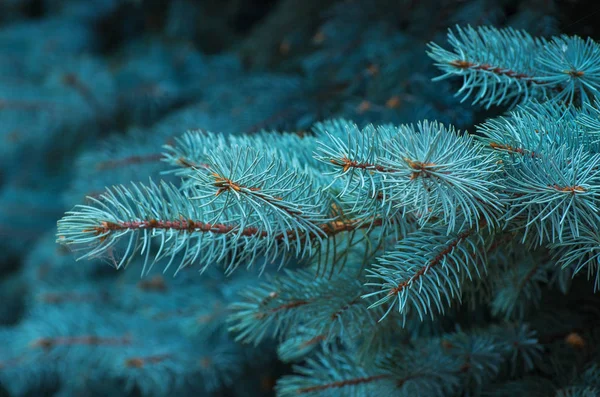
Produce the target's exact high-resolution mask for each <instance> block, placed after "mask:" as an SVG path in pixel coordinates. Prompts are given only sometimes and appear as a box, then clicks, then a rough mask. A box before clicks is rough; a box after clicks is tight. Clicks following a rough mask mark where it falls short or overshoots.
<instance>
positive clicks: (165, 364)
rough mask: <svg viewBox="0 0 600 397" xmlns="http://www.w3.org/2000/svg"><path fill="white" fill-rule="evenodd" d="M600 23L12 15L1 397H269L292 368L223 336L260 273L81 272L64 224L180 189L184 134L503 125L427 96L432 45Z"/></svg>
mask: <svg viewBox="0 0 600 397" xmlns="http://www.w3.org/2000/svg"><path fill="white" fill-rule="evenodd" d="M599 20H600V4H598V2H597V1H576V0H563V1H558V0H556V1H553V0H528V1H524V0H479V1H467V0H420V1H416V0H394V1H393V0H344V1H341V0H302V1H298V0H262V1H244V0H205V1H201V0H198V1H192V0H171V1H168V0H79V1H78V0H0V302H1V304H0V396H11V397H12V396H96V395H97V396H106V395H114V396H166V395H177V396H185V395H193V396H203V395H218V396H260V395H271V394H272V390H273V385H274V383H275V381H276V379H277V378H278V377H279V376H281V375H282V374H284V373H287V372H289V370H290V369H289V367H288V366H287V365H283V364H282V363H281V362H280V361H279V360H278V358H277V352H276V351H275V349H274V348H273V347H271V346H268V345H262V346H258V347H253V346H241V345H239V344H237V343H235V341H234V340H233V337H231V336H230V335H228V333H227V332H226V324H225V314H226V310H225V307H226V306H227V305H228V304H229V303H231V302H232V301H235V297H236V291H237V290H239V289H240V288H243V287H244V285H248V283H253V282H254V281H255V280H256V275H255V274H252V273H249V272H239V273H242V274H236V275H235V276H234V277H229V278H228V279H227V280H225V277H224V276H223V275H222V274H220V273H219V272H218V271H213V270H208V271H207V272H206V273H205V274H203V275H200V274H199V273H198V272H197V271H195V270H193V271H189V272H184V273H183V274H179V275H178V276H177V277H175V278H173V277H171V275H163V274H162V273H161V272H160V271H159V270H158V269H157V271H156V272H154V273H153V274H151V275H149V276H147V277H145V278H143V279H140V268H137V269H136V268H135V267H136V266H135V264H133V265H132V266H131V267H134V269H128V270H127V271H119V272H117V271H116V270H115V269H114V268H113V267H111V266H110V260H106V261H80V262H76V261H75V260H74V256H73V255H72V254H71V253H69V252H66V251H65V250H64V249H62V248H61V247H59V246H58V245H56V244H55V239H56V237H55V234H54V233H55V226H56V221H57V219H59V218H60V217H61V216H62V214H63V213H64V212H65V211H67V210H69V209H70V208H72V207H73V206H74V205H75V204H82V203H85V202H86V200H89V198H86V197H95V196H97V195H98V194H100V193H101V192H102V191H103V190H104V188H105V187H106V186H110V185H115V184H126V183H129V182H130V181H148V178H152V179H153V180H158V179H168V178H170V176H169V175H167V174H162V171H165V167H164V165H163V163H162V162H161V161H160V160H161V150H162V149H161V147H162V145H164V144H167V143H172V142H173V140H174V139H175V138H176V137H178V136H180V135H182V134H183V133H184V132H185V131H187V130H189V129H203V130H208V131H213V132H221V133H224V134H232V133H250V134H251V133H254V132H257V131H261V130H278V131H295V132H298V133H309V131H310V128H311V125H312V124H313V123H314V122H316V121H320V120H324V119H328V118H335V117H344V118H348V119H351V120H354V121H355V122H357V123H358V124H366V123H395V124H399V123H409V122H415V121H417V120H421V119H430V120H439V121H442V122H444V123H452V124H454V125H456V126H457V127H459V128H460V129H462V130H464V129H471V128H472V126H473V125H474V124H476V123H477V122H480V121H482V120H484V119H485V118H486V117H490V116H493V115H497V114H500V113H501V112H502V111H503V110H504V109H498V108H494V109H490V110H485V109H482V108H479V107H474V106H471V105H470V104H469V103H461V101H460V98H457V97H455V96H454V92H455V91H456V88H457V85H455V83H456V84H458V83H459V82H454V81H449V80H444V81H441V82H437V83H435V84H433V83H432V82H431V79H432V78H433V77H435V76H437V75H439V71H437V70H436V68H435V67H434V66H433V65H432V61H431V59H430V58H429V57H428V56H427V54H426V51H427V44H428V43H429V42H432V41H434V42H437V43H440V44H442V45H444V43H445V36H446V32H447V29H448V28H449V27H453V26H455V25H457V24H458V25H467V24H468V25H471V26H479V25H493V26H497V27H507V26H512V27H515V28H519V29H526V30H527V31H529V32H530V33H531V34H532V35H536V36H546V37H548V36H552V35H556V34H561V33H566V34H577V35H580V36H582V37H588V36H590V37H592V38H594V39H596V40H597V39H599V38H600V24H599V23H598V21H599ZM107 262H108V263H107Z"/></svg>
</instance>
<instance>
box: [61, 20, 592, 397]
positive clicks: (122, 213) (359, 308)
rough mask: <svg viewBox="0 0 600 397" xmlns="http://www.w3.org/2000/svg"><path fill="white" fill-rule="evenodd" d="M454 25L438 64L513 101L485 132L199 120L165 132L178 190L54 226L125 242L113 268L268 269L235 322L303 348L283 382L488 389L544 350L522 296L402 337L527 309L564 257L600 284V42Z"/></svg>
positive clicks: (466, 89)
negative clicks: (234, 126) (252, 126)
mask: <svg viewBox="0 0 600 397" xmlns="http://www.w3.org/2000/svg"><path fill="white" fill-rule="evenodd" d="M448 41H449V44H450V46H451V47H452V50H451V51H449V50H445V49H443V47H442V46H441V45H438V44H431V45H430V56H431V57H432V58H433V59H434V61H435V62H436V64H437V66H438V67H439V68H440V69H441V70H442V71H443V72H444V74H443V75H442V76H441V78H449V77H453V76H457V77H462V78H463V85H462V87H461V88H460V89H459V90H458V94H459V95H463V94H464V95H465V97H469V96H473V97H474V102H481V103H482V104H484V105H485V106H492V105H499V104H503V103H505V102H507V101H510V102H511V104H512V105H513V106H514V108H513V110H512V111H510V112H509V113H507V114H506V115H505V116H503V117H502V118H499V119H491V120H489V121H487V122H485V123H483V125H481V126H480V127H479V130H478V131H479V132H480V135H472V134H469V133H465V132H462V131H458V130H456V129H455V128H454V127H453V126H451V125H445V124H442V123H438V122H435V121H433V122H432V121H422V122H419V123H417V124H403V125H397V126H396V125H379V126H374V125H371V124H370V125H366V126H364V127H360V126H358V125H356V124H354V123H353V122H352V121H349V120H344V119H337V120H332V121H327V122H325V123H321V124H318V125H317V126H316V127H315V128H313V130H312V133H311V134H308V135H304V136H302V137H298V136H297V135H294V134H289V133H284V134H282V135H275V133H271V135H268V136H267V134H265V133H262V134H258V135H252V136H244V135H232V136H230V137H228V138H222V137H220V136H219V135H216V134H213V133H207V132H203V131H190V132H188V133H187V135H185V138H184V139H180V140H178V141H177V143H175V144H174V145H168V146H166V147H165V150H166V154H165V157H164V158H165V161H166V162H167V165H168V167H170V168H171V169H173V171H174V172H175V173H177V174H179V175H181V177H182V178H183V181H182V183H181V184H180V187H176V186H174V185H167V184H165V183H161V184H160V185H157V184H156V183H155V182H153V181H150V182H148V183H144V184H134V185H122V186H117V187H113V188H110V189H109V190H107V191H106V192H105V193H103V194H101V195H100V196H99V197H98V198H95V199H94V200H93V201H92V202H91V203H90V204H87V205H78V206H75V207H74V208H73V209H72V210H71V211H69V212H67V213H66V215H65V217H64V218H63V219H61V220H60V221H59V223H58V242H60V243H61V244H65V245H67V246H74V247H76V248H77V249H83V250H84V252H85V253H84V254H83V257H97V256H106V255H108V254H109V253H110V255H113V256H115V257H116V261H117V262H116V263H117V267H122V266H125V265H127V264H128V263H129V262H130V261H131V260H132V259H133V258H135V257H136V256H137V255H141V256H142V257H143V260H142V262H143V269H144V270H143V271H144V272H146V271H147V269H149V268H151V267H152V266H154V265H156V264H157V263H159V262H161V260H162V259H166V262H167V263H166V265H164V266H165V268H168V267H169V266H171V265H172V264H175V266H177V268H178V271H179V270H182V269H184V268H187V267H194V266H196V267H198V268H199V269H200V270H202V271H206V270H207V269H208V268H209V267H218V268H223V269H224V271H225V272H227V273H231V272H233V271H234V270H235V269H236V268H237V267H239V266H246V267H249V268H250V267H253V266H259V268H260V270H261V271H269V272H270V273H272V274H273V275H272V276H271V277H269V278H268V279H267V280H266V281H263V282H262V283H261V286H260V287H254V286H253V287H249V288H248V289H247V290H246V291H244V292H243V294H242V296H241V297H240V301H239V302H237V303H235V304H233V305H232V306H231V308H230V309H231V314H230V315H229V327H230V330H231V331H233V332H234V334H236V335H237V338H238V340H240V341H244V342H254V343H258V342H261V341H264V340H266V339H268V338H273V337H275V338H279V340H280V343H281V345H280V347H279V354H280V357H281V358H282V359H284V360H292V361H298V360H301V359H302V360H303V364H299V365H298V366H297V367H295V368H296V369H295V372H296V373H295V374H294V375H287V376H284V377H283V378H282V379H281V380H280V381H278V384H277V387H276V390H277V392H278V394H279V395H281V396H287V395H290V396H291V395H315V396H316V395H332V396H338V395H341V394H344V395H346V394H347V395H357V396H358V395H415V394H419V395H431V396H434V395H454V394H456V395H459V394H465V393H467V394H479V393H481V392H482V390H484V389H488V388H489V387H490V384H492V383H493V382H497V381H507V380H510V379H516V381H518V379H524V378H522V377H523V376H524V375H526V374H529V373H531V374H536V373H537V374H538V375H539V372H540V371H541V369H540V367H541V366H542V365H543V360H544V359H543V358H542V355H543V354H548V352H547V351H545V350H546V348H545V346H544V345H543V342H542V340H541V337H540V335H539V334H538V333H537V332H536V331H534V330H532V329H531V327H530V325H528V324H529V323H528V322H523V319H522V318H521V316H514V312H511V313H507V315H508V317H509V318H514V319H515V320H517V322H516V323H499V324H497V325H496V324H495V325H490V324H488V325H486V326H485V327H484V328H482V329H469V330H468V331H458V332H456V333H451V334H444V335H443V336H441V337H439V340H436V339H428V338H423V336H422V333H421V334H420V335H419V333H417V335H419V336H421V338H419V339H416V340H414V341H413V340H412V339H408V341H409V342H407V343H408V345H407V346H405V345H403V344H402V343H400V342H399V341H400V340H401V339H397V337H398V335H400V336H402V335H404V337H408V336H407V335H410V334H411V333H414V332H415V331H414V329H415V328H416V329H419V327H420V326H419V323H420V322H425V321H428V322H431V323H433V324H435V323H437V322H439V321H440V318H443V317H444V316H447V315H448V314H449V313H452V312H453V311H456V310H459V311H460V310H464V307H477V306H482V305H485V304H486V302H490V300H491V299H492V298H494V297H495V296H498V294H501V295H500V296H501V298H498V299H502V300H512V301H504V302H497V303H496V301H494V302H495V303H496V305H500V306H501V307H502V308H499V309H498V310H499V311H500V312H502V311H503V310H508V308H509V307H510V308H514V307H515V306H517V307H519V310H518V312H523V311H524V310H525V309H524V308H523V306H528V305H531V304H532V303H533V302H528V301H527V300H526V299H525V298H526V297H529V296H531V295H534V296H533V300H536V299H537V300H539V297H537V296H535V295H537V293H536V292H535V290H536V289H538V288H540V284H551V281H550V280H555V279H564V278H565V277H564V275H563V274H562V273H567V274H568V276H567V277H566V279H567V281H566V283H567V284H568V283H569V279H570V278H571V276H576V275H578V274H580V273H581V274H583V277H584V278H585V279H587V280H591V282H592V284H594V285H595V287H593V286H590V287H589V288H597V286H598V283H599V281H598V280H599V279H600V268H599V267H598V261H597V258H598V256H597V254H595V253H594V251H595V248H594V247H595V246H596V245H597V244H598V242H597V235H598V233H599V230H598V225H599V224H600V222H599V220H600V219H599V217H600V213H599V211H600V209H599V207H598V205H599V204H600V197H599V194H600V191H599V189H600V168H599V166H598V164H599V162H600V157H599V156H600V154H598V152H597V151H596V145H595V142H596V141H595V139H594V131H591V130H590V128H589V127H588V126H589V122H588V120H595V117H596V113H595V112H596V109H597V108H598V105H599V104H598V102H597V94H598V92H599V89H600V68H599V66H598V65H600V45H599V44H597V43H595V42H594V41H592V40H583V39H581V38H578V37H567V36H561V37H556V38H552V39H549V40H545V39H534V38H532V37H531V36H529V35H528V34H527V33H525V32H523V31H516V30H513V29H510V28H509V29H504V30H499V29H495V28H488V27H480V28H472V27H467V28H460V27H458V28H456V29H453V30H451V31H450V33H449V34H448ZM548 114H550V115H551V116H553V118H552V119H551V122H552V124H553V125H552V126H549V125H548ZM582 120H584V122H582ZM290 142H294V144H293V145H291V144H290ZM507 237H508V239H509V240H513V239H514V240H516V241H515V242H514V244H510V243H508V242H506V239H507ZM523 245H524V246H525V247H528V248H529V249H533V248H535V249H537V250H538V251H539V252H543V253H540V254H539V255H537V254H536V256H535V257H531V256H529V255H526V254H525V253H526V252H527V251H526V250H523V249H522V248H520V247H521V246H523ZM536 252H537V251H536ZM546 253H548V254H549V255H552V258H553V259H551V261H554V266H546V265H545V264H544V263H545V261H548V260H549V259H545V260H544V259H543V257H544V255H546ZM500 257H501V258H504V260H508V261H509V264H506V263H504V264H503V265H504V266H507V265H508V266H509V267H515V268H514V269H512V271H513V272H516V273H515V275H514V278H513V277H506V274H503V273H504V272H506V271H507V270H506V269H503V268H501V267H500V266H501V263H502V259H500ZM291 260H294V266H293V267H292V269H293V270H288V271H286V272H275V273H273V272H272V270H273V269H279V268H281V267H282V266H285V265H286V264H287V263H289V262H290V261H291ZM529 261H531V262H532V264H530V262H529ZM542 265H543V266H544V267H543V269H541V268H540V266H542ZM521 267H523V268H525V269H527V270H529V268H531V270H529V271H528V272H526V273H525V274H520V273H522V271H521ZM538 269H539V270H540V271H543V272H544V275H543V276H541V275H540V276H536V274H537V272H538ZM498 277H506V279H505V281H504V282H500V283H499V282H498V280H497V278H498ZM533 277H536V278H535V279H534V278H533ZM515 283H516V284H517V285H515ZM514 288H517V291H514V292H512V293H511V294H508V292H505V290H506V289H514ZM569 291H570V288H569V287H568V286H567V287H566V288H565V292H569ZM511 310H514V309H511ZM467 313H468V309H467ZM515 324H516V325H515ZM425 334H427V333H426V332H425ZM540 381H541V380H540ZM582 387H583V386H582ZM491 390H492V391H493V390H495V389H494V388H491ZM583 390H584V389H581V392H582V393H583V392H584V391H583ZM581 395H583V394H581Z"/></svg>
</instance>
